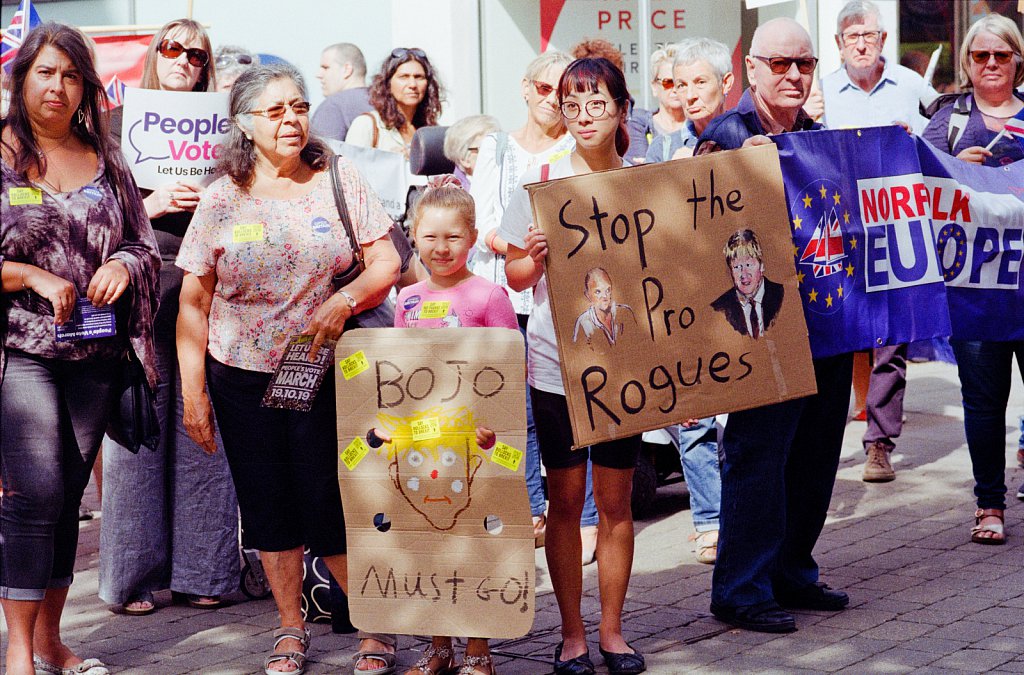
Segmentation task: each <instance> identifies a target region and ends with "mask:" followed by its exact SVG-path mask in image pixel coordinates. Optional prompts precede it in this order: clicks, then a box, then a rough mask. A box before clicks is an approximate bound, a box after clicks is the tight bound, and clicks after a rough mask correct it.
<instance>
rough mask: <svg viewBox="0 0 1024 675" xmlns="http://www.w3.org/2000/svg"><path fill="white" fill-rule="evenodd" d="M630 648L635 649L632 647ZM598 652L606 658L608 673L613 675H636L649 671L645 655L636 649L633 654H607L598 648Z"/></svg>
mask: <svg viewBox="0 0 1024 675" xmlns="http://www.w3.org/2000/svg"><path fill="white" fill-rule="evenodd" d="M629 648H630V649H633V647H632V646H630V647H629ZM598 651H600V652H601V656H603V657H604V662H605V665H607V666H608V672H609V673H611V675H636V673H642V672H644V671H645V670H647V664H646V663H645V662H644V655H643V654H641V653H640V652H638V651H637V650H635V649H633V653H632V654H630V653H621V654H620V653H616V652H606V651H605V650H603V649H601V648H600V647H598Z"/></svg>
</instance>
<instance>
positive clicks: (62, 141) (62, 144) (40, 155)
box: [36, 131, 72, 158]
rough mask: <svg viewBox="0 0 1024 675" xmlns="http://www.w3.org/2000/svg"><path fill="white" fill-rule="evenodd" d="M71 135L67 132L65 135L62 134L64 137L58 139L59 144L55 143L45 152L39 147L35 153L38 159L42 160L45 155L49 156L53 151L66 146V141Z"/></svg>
mask: <svg viewBox="0 0 1024 675" xmlns="http://www.w3.org/2000/svg"><path fill="white" fill-rule="evenodd" d="M71 133H72V132H70V131H68V132H67V133H66V134H64V137H63V138H61V139H60V142H59V143H57V144H56V145H54V146H52V147H50V148H49V149H47V150H44V149H43V147H42V146H41V145H40V146H39V149H38V150H37V151H36V154H37V155H39V157H40V158H42V157H45V156H46V155H48V154H50V153H51V152H53V151H54V150H58V149H60V148H63V147H64V146H66V145H67V144H68V140H70V139H71Z"/></svg>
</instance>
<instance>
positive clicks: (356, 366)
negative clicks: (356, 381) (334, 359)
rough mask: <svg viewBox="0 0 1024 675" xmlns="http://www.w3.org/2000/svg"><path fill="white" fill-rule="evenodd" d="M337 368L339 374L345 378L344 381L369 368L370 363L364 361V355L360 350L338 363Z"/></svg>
mask: <svg viewBox="0 0 1024 675" xmlns="http://www.w3.org/2000/svg"><path fill="white" fill-rule="evenodd" d="M338 367H339V368H341V374H342V375H344V376H345V379H346V380H351V379H352V378H353V377H355V376H356V375H358V374H359V373H361V372H363V371H364V370H366V369H367V368H369V367H370V362H369V361H367V360H366V354H364V353H363V351H362V350H359V351H358V352H356V353H355V354H353V355H352V356H349V357H347V358H344V359H342V360H341V361H338Z"/></svg>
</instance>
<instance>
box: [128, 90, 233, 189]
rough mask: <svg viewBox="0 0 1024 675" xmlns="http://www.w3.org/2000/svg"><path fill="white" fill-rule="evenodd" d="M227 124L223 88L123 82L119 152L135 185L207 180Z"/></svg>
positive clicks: (148, 186) (228, 117)
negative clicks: (157, 86)
mask: <svg viewBox="0 0 1024 675" xmlns="http://www.w3.org/2000/svg"><path fill="white" fill-rule="evenodd" d="M232 124H233V123H232V121H231V117H230V115H229V114H228V94H227V93H208V92H181V91H160V90H156V89H135V88H133V87H128V88H126V89H125V91H124V126H123V127H122V128H123V132H122V140H121V151H122V152H123V153H124V156H125V157H126V158H127V159H128V166H129V167H131V170H132V175H133V176H135V182H136V183H138V185H139V187H142V188H149V189H155V188H157V187H159V186H160V185H163V184H164V183H169V182H172V181H175V180H189V181H192V182H195V183H198V184H200V185H207V184H209V183H211V182H212V181H213V179H214V178H215V177H216V176H215V172H216V169H215V167H216V165H217V160H218V159H219V158H220V148H221V143H222V142H223V140H224V139H225V138H226V137H227V134H228V131H230V130H231V125H232Z"/></svg>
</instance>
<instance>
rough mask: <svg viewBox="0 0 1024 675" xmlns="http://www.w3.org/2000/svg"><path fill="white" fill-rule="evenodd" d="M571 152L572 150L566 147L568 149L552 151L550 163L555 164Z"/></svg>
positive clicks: (549, 158)
mask: <svg viewBox="0 0 1024 675" xmlns="http://www.w3.org/2000/svg"><path fill="white" fill-rule="evenodd" d="M570 152H572V150H569V149H566V150H561V151H559V152H555V153H552V154H551V155H550V156H549V157H548V164H554V163H555V162H557V161H558V160H560V159H562V158H563V157H565V156H566V155H568V154H569V153H570Z"/></svg>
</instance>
